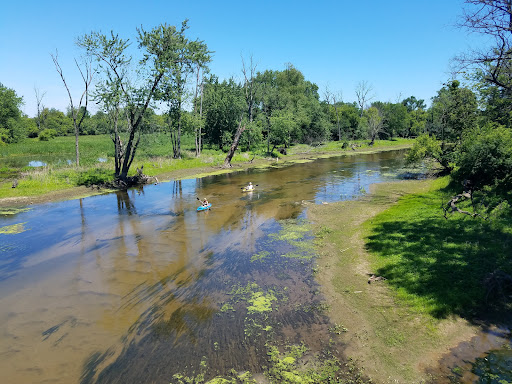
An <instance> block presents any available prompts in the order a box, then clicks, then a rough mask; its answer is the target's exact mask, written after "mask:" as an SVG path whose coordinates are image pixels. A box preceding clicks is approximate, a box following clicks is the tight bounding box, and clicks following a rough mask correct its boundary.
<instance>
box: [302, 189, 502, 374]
mask: <svg viewBox="0 0 512 384" xmlns="http://www.w3.org/2000/svg"><path fill="white" fill-rule="evenodd" d="M443 183H444V184H446V180H443V179H439V180H421V181H417V180H416V181H402V182H396V183H387V184H378V185H374V186H372V190H371V193H369V194H368V195H366V196H364V197H362V198H360V199H358V200H356V201H346V202H339V203H333V204H328V205H311V206H309V207H308V218H309V219H310V220H311V221H312V222H313V223H314V231H315V233H316V236H317V251H318V254H319V259H318V265H319V273H318V275H317V278H318V281H319V283H320V284H321V286H322V292H323V294H324V295H325V297H326V300H327V303H328V304H329V307H330V310H329V313H328V314H329V316H330V318H331V320H332V321H333V322H335V323H336V324H338V325H340V326H341V327H343V328H344V329H346V332H344V333H342V335H341V337H342V341H343V342H345V343H346V344H347V350H346V353H347V355H348V356H349V357H351V358H353V359H355V360H356V363H357V364H358V366H360V367H362V368H363V371H364V373H365V374H367V375H368V376H369V377H371V378H372V380H373V381H374V382H376V383H425V382H435V383H445V382H446V383H451V382H452V381H450V380H451V379H450V377H449V375H450V374H451V372H450V370H448V374H446V369H445V370H444V373H443V372H442V370H439V369H438V367H437V365H438V362H439V361H440V360H441V358H442V357H443V355H445V354H447V353H449V352H450V350H451V349H452V348H454V347H456V346H457V345H459V343H462V342H464V341H470V340H471V339H472V338H473V337H474V336H476V335H477V334H478V333H479V332H480V330H481V329H482V327H481V326H482V325H485V326H492V325H495V324H496V322H494V323H493V322H489V321H485V319H483V318H482V314H483V312H485V311H484V309H483V307H482V302H483V301H484V296H485V294H486V292H485V287H484V286H483V284H482V281H483V280H484V278H485V276H486V275H488V274H489V273H490V272H492V271H493V270H495V269H496V268H503V269H505V270H506V268H508V267H510V263H509V262H508V261H506V259H505V258H503V256H504V255H505V254H508V253H507V252H508V245H507V246H506V248H507V249H503V248H501V249H500V244H501V243H502V242H503V240H504V238H503V237H504V236H505V237H508V235H505V234H503V233H506V232H507V231H502V229H503V228H502V227H500V225H499V223H498V225H497V226H496V223H495V224H494V226H493V225H491V224H488V223H487V222H485V223H484V222H483V221H482V220H472V221H470V220H465V219H466V218H465V217H460V216H464V215H459V216H457V215H454V216H453V217H450V219H449V220H446V219H444V217H443V215H442V210H441V209H440V208H439V207H440V202H441V201H443V197H444V194H449V193H450V191H448V190H444V189H443V188H445V187H446V185H443ZM500 233H501V235H500ZM501 246H502V247H503V245H502V244H501ZM372 274H375V276H382V278H384V279H386V280H380V281H379V280H378V279H373V282H372V281H371V280H369V279H370V277H371V275H372ZM370 282H371V284H370ZM502 313H503V311H502ZM482 320H483V321H482ZM475 352H476V353H482V352H483V351H475ZM475 357H476V356H473V358H475ZM466 369H467V368H466ZM452 376H453V374H452ZM454 382H459V381H454Z"/></svg>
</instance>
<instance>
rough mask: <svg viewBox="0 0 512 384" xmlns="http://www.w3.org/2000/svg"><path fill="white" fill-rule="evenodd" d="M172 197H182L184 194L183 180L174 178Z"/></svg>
mask: <svg viewBox="0 0 512 384" xmlns="http://www.w3.org/2000/svg"><path fill="white" fill-rule="evenodd" d="M171 185H172V197H181V196H182V195H183V187H182V185H181V180H173V182H172V184H171Z"/></svg>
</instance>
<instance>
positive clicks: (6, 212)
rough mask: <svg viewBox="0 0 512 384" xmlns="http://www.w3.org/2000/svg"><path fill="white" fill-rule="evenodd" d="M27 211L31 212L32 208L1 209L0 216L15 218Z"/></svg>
mask: <svg viewBox="0 0 512 384" xmlns="http://www.w3.org/2000/svg"><path fill="white" fill-rule="evenodd" d="M27 211H30V208H0V215H4V216H13V215H17V214H18V213H23V212H27Z"/></svg>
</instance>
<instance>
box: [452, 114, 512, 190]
mask: <svg viewBox="0 0 512 384" xmlns="http://www.w3.org/2000/svg"><path fill="white" fill-rule="evenodd" d="M456 162H457V168H456V170H455V172H454V173H453V177H454V178H455V180H457V181H459V182H461V183H462V182H464V181H466V180H467V181H469V182H470V185H471V188H472V189H476V190H481V189H483V188H485V187H492V188H494V189H496V190H497V191H498V193H499V194H501V195H506V194H508V193H509V192H510V191H511V190H512V131H511V130H510V129H508V128H505V127H503V126H501V125H495V124H486V125H485V126H483V127H482V128H479V127H476V128H474V129H471V130H470V131H468V132H466V133H465V135H464V138H463V140H462V143H461V145H460V148H459V149H458V151H457V156H456Z"/></svg>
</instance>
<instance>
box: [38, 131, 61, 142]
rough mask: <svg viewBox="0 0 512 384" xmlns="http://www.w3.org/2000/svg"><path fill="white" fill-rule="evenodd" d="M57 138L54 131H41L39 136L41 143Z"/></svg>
mask: <svg viewBox="0 0 512 384" xmlns="http://www.w3.org/2000/svg"><path fill="white" fill-rule="evenodd" d="M56 136H57V131H56V130H55V129H52V128H49V129H43V130H42V131H41V133H40V134H39V140H41V141H49V140H50V139H53V138H55V137H56Z"/></svg>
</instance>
